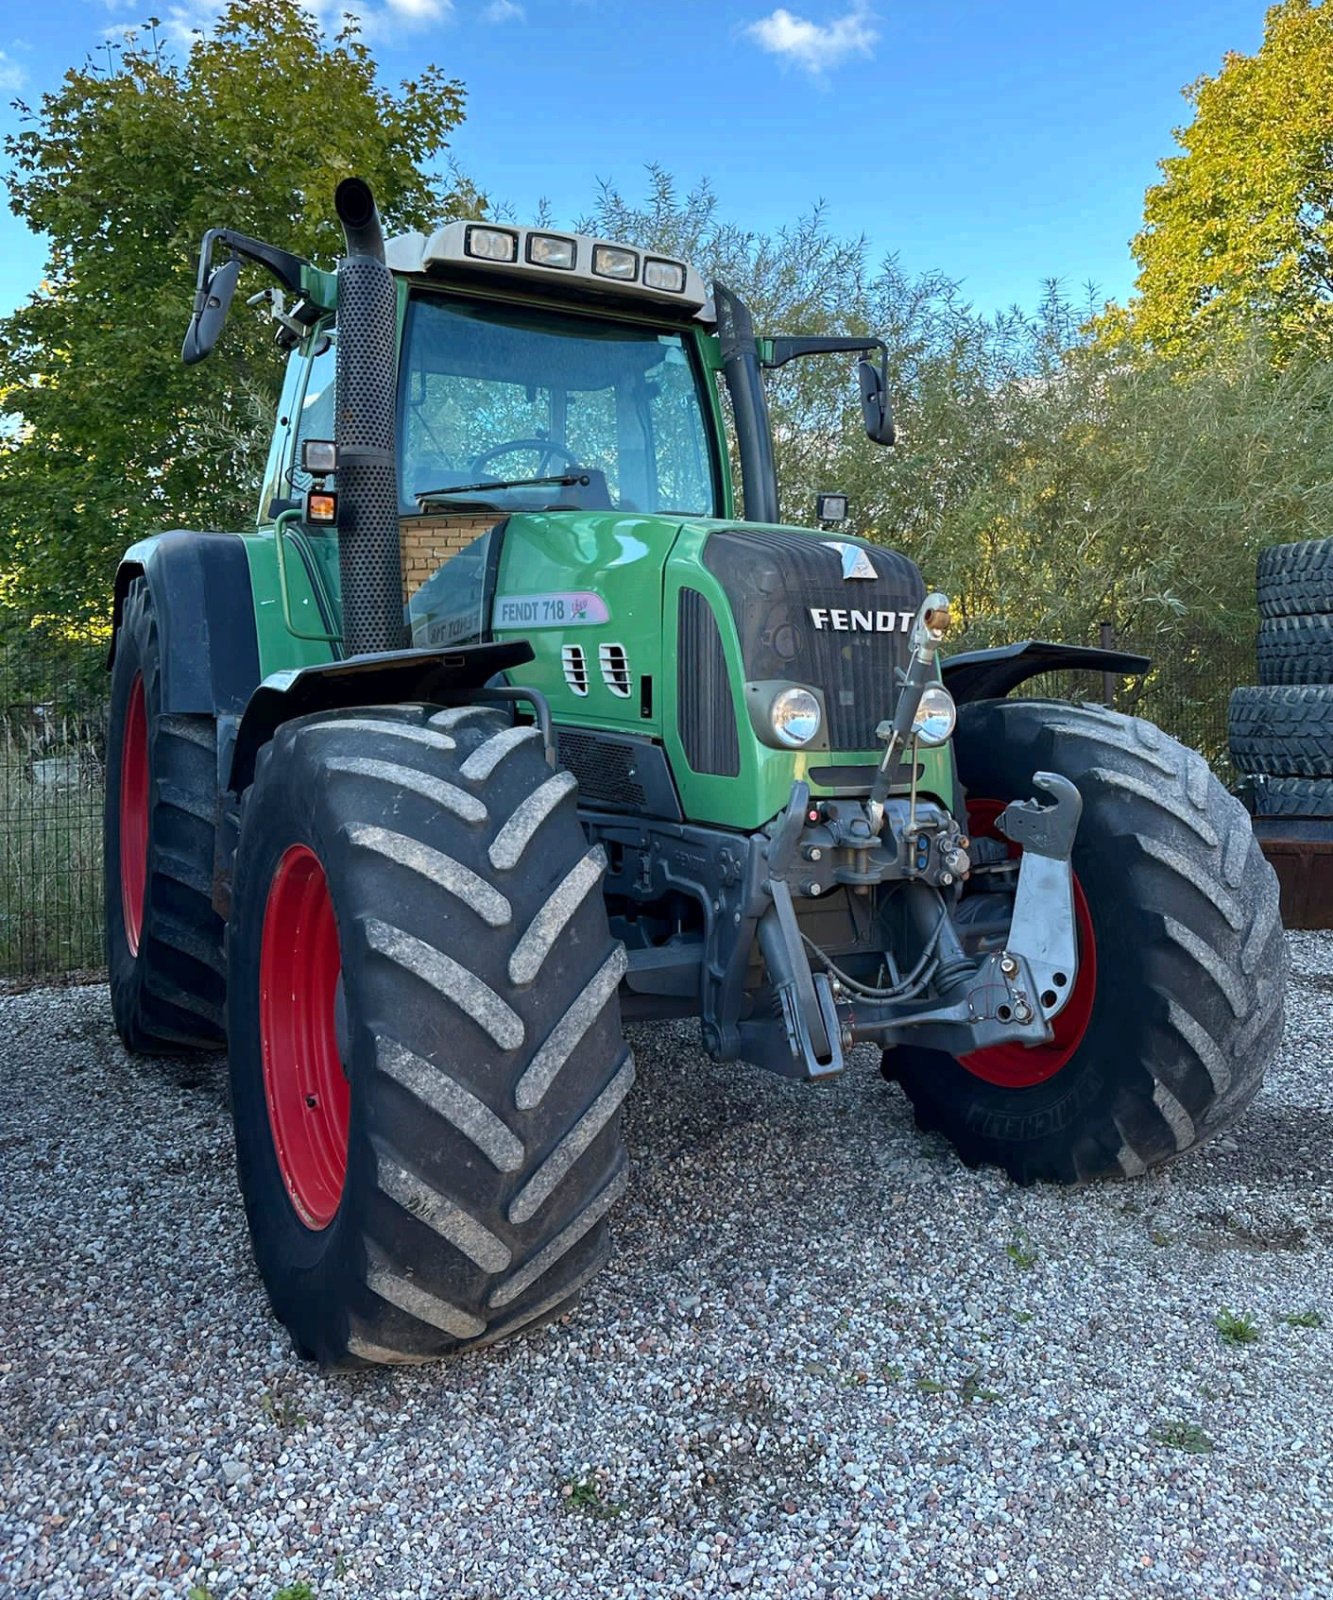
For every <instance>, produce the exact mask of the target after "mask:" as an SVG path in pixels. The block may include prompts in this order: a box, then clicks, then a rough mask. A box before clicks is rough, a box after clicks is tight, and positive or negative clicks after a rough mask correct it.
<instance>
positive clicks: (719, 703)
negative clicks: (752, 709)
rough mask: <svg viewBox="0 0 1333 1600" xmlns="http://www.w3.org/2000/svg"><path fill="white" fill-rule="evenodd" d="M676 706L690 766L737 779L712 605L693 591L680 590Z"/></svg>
mask: <svg viewBox="0 0 1333 1600" xmlns="http://www.w3.org/2000/svg"><path fill="white" fill-rule="evenodd" d="M676 706H677V713H676V714H677V717H678V723H677V726H678V727H679V729H680V742H681V745H682V746H683V747H684V750H685V759H686V761H688V762H689V764H690V770H691V771H692V772H713V773H717V774H718V775H719V776H721V777H724V778H734V777H736V776H737V775H738V774H739V773H740V770H741V745H740V735H739V734H738V733H737V731H736V708H735V703H734V702H733V700H732V697H731V679H730V677H729V676H728V674H727V657H726V653H725V651H724V650H723V648H722V634H721V631H720V630H719V628H718V625H717V618H716V617H715V616H714V615H713V608H712V606H710V605H709V603H708V601H707V600H706V599H705V598H704V596H703V595H702V594H700V592H699V591H698V590H697V589H682V590H681V591H680V612H679V614H678V620H677V627H676Z"/></svg>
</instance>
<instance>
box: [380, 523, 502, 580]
mask: <svg viewBox="0 0 1333 1600" xmlns="http://www.w3.org/2000/svg"><path fill="white" fill-rule="evenodd" d="M499 520H500V519H499V518H498V517H497V516H496V515H495V513H494V512H493V511H483V512H478V511H461V512H458V513H457V514H456V515H454V516H449V517H404V518H403V520H402V522H401V523H400V524H399V527H400V530H401V533H402V538H403V597H404V599H408V598H410V597H411V596H412V595H414V594H415V593H416V592H417V590H418V589H419V588H420V587H421V585H422V584H423V583H425V581H426V579H427V578H433V577H434V576H435V574H436V573H437V572H438V571H439V569H440V567H441V566H443V564H444V563H445V562H446V561H447V560H448V559H449V557H450V556H456V555H457V554H458V552H459V551H460V550H462V549H464V548H466V546H468V545H470V544H471V543H472V541H473V540H474V539H478V538H480V537H481V535H482V534H483V533H486V532H487V531H488V530H489V529H491V528H493V527H494V526H495V524H496V523H497V522H498V521H499Z"/></svg>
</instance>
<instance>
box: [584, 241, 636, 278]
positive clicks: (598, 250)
mask: <svg viewBox="0 0 1333 1600" xmlns="http://www.w3.org/2000/svg"><path fill="white" fill-rule="evenodd" d="M592 270H593V271H594V272H595V273H596V274H597V276H598V277H599V278H619V279H620V280H621V281H622V282H625V283H628V282H630V281H632V280H633V279H635V278H637V277H638V275H639V256H638V252H637V251H635V250H620V249H617V247H616V246H615V245H613V244H598V245H594V246H593V251H592Z"/></svg>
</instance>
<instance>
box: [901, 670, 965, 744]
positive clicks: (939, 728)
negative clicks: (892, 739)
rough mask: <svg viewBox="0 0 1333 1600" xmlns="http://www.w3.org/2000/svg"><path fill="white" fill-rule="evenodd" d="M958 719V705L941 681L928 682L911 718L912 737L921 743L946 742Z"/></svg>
mask: <svg viewBox="0 0 1333 1600" xmlns="http://www.w3.org/2000/svg"><path fill="white" fill-rule="evenodd" d="M957 721H958V707H957V706H956V705H954V703H953V696H952V695H951V694H950V693H949V691H948V690H947V689H946V688H945V687H944V685H943V684H942V683H928V684H927V685H926V687H925V689H924V690H923V691H922V694H921V704H920V705H919V706H918V707H917V708H916V715H915V716H914V717H913V718H912V737H913V738H914V739H919V740H920V741H921V743H922V744H925V745H935V744H945V743H947V741H948V739H949V737H950V735H951V734H952V733H953V730H954V725H955V724H956V723H957Z"/></svg>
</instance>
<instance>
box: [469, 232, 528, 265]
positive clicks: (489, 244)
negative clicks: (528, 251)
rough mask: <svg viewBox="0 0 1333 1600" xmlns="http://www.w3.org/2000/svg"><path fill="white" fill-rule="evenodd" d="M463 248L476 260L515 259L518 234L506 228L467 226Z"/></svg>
mask: <svg viewBox="0 0 1333 1600" xmlns="http://www.w3.org/2000/svg"><path fill="white" fill-rule="evenodd" d="M463 248H464V249H465V250H466V251H467V253H468V255H470V256H475V257H476V258H477V260H478V261H517V260H518V235H517V234H516V233H510V232H509V230H508V229H507V228H469V229H468V230H467V243H466V244H465V245H464V247H463Z"/></svg>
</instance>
